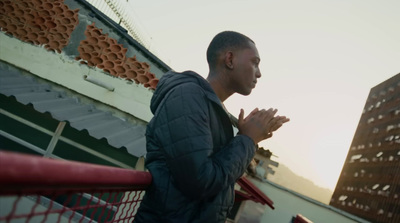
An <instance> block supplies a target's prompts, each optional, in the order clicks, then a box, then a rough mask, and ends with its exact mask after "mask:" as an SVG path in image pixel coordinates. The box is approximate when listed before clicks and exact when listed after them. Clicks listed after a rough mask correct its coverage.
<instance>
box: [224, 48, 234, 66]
mask: <svg viewBox="0 0 400 223" xmlns="http://www.w3.org/2000/svg"><path fill="white" fill-rule="evenodd" d="M224 62H225V66H226V68H228V69H229V70H232V69H233V52H232V51H227V52H226V53H225V61H224Z"/></svg>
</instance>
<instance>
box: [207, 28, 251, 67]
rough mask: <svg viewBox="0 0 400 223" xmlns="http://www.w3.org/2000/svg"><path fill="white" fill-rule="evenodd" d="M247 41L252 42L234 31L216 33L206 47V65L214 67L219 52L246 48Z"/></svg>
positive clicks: (247, 45)
mask: <svg viewBox="0 0 400 223" xmlns="http://www.w3.org/2000/svg"><path fill="white" fill-rule="evenodd" d="M249 42H252V43H254V41H253V40H251V39H250V38H249V37H247V36H245V35H243V34H241V33H238V32H234V31H224V32H220V33H218V34H217V35H216V36H215V37H214V38H213V39H212V40H211V43H210V45H209V46H208V48H207V62H208V66H209V67H210V69H211V68H215V66H216V64H217V58H218V56H219V54H220V53H221V52H222V51H224V50H226V49H229V48H230V49H232V50H236V49H241V48H248V47H249Z"/></svg>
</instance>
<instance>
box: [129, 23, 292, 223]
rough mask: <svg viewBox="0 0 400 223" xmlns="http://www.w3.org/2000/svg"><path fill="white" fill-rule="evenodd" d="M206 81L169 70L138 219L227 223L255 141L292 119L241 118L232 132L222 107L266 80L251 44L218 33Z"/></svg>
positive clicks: (151, 133) (151, 134)
mask: <svg viewBox="0 0 400 223" xmlns="http://www.w3.org/2000/svg"><path fill="white" fill-rule="evenodd" d="M207 61H208V64H209V68H210V71H209V75H208V78H207V80H205V79H204V78H202V77H201V76H200V75H198V74H196V73H194V72H192V71H186V72H183V73H174V72H169V73H167V74H165V75H164V76H163V77H162V78H161V79H160V82H159V84H158V86H157V88H156V91H155V92H154V95H153V98H152V100H151V111H152V112H153V114H154V117H153V119H152V120H151V121H150V123H149V124H148V126H147V131H146V139H147V155H146V168H147V169H148V170H149V171H150V173H151V174H152V176H153V181H152V184H151V186H150V188H149V189H148V190H147V191H146V194H145V196H144V198H143V201H142V203H141V206H140V208H139V210H138V214H137V215H136V218H135V222H138V223H140V222H146V223H148V222H160V223H161V222H162V223H165V222H191V223H192V222H206V223H214V222H225V220H226V218H227V214H228V212H229V211H230V209H231V207H232V205H233V202H234V184H235V182H236V180H238V179H239V178H240V177H241V176H242V175H243V173H244V172H245V170H246V168H247V166H248V165H249V163H250V161H251V160H252V159H253V157H254V153H255V150H256V145H257V143H258V142H260V141H262V140H264V139H267V138H269V137H271V136H272V132H273V131H275V130H277V129H278V128H279V127H281V126H282V124H283V123H285V122H287V121H289V119H287V118H286V117H284V116H275V114H276V112H277V111H276V110H275V109H268V110H264V109H263V110H258V109H254V110H253V111H252V112H251V113H250V114H249V115H248V116H247V117H246V118H244V112H243V109H241V111H240V114H239V119H238V123H237V127H238V129H239V132H238V134H237V135H236V136H235V135H234V133H233V127H232V122H231V119H230V116H229V113H228V112H227V111H226V110H225V107H224V105H223V102H224V101H225V100H226V99H227V98H228V97H229V96H231V95H232V94H233V93H239V94H242V95H249V94H250V93H251V91H252V89H253V88H254V87H255V86H256V83H257V79H258V78H260V77H261V73H260V70H259V67H258V65H259V63H260V56H259V55H258V51H257V49H256V46H255V44H254V42H253V41H252V40H251V39H249V38H248V37H246V36H244V35H242V34H240V33H237V32H232V31H225V32H222V33H219V34H218V35H216V36H215V37H214V38H213V40H212V41H211V43H210V45H209V47H208V49H207Z"/></svg>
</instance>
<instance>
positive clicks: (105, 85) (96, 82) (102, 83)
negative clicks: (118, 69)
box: [83, 75, 115, 91]
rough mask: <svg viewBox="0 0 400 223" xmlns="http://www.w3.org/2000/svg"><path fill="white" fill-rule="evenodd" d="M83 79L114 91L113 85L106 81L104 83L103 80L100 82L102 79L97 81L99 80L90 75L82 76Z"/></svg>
mask: <svg viewBox="0 0 400 223" xmlns="http://www.w3.org/2000/svg"><path fill="white" fill-rule="evenodd" d="M83 79H84V80H85V81H88V82H90V83H92V84H95V85H97V86H100V87H102V88H105V89H107V90H109V91H114V89H115V88H114V87H113V86H111V85H110V84H107V83H104V82H102V81H99V80H96V79H94V78H93V77H90V76H88V75H84V76H83Z"/></svg>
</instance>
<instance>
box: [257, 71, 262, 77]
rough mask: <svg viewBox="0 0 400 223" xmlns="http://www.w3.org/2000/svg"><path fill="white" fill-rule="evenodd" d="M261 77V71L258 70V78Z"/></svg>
mask: <svg viewBox="0 0 400 223" xmlns="http://www.w3.org/2000/svg"><path fill="white" fill-rule="evenodd" d="M260 77H261V71H260V70H258V71H257V72H256V78H260Z"/></svg>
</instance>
